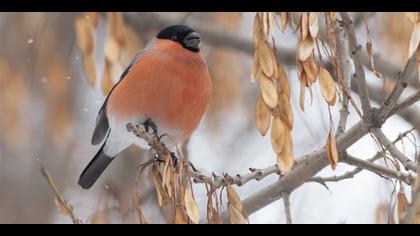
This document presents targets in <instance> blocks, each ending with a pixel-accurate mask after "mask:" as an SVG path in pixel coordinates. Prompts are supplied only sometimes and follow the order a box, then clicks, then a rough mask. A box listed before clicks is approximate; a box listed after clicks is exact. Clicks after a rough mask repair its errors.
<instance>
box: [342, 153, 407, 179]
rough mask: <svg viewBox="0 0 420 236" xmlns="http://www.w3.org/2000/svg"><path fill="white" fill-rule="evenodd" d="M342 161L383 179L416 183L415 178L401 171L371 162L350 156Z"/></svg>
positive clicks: (346, 156)
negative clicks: (384, 177)
mask: <svg viewBox="0 0 420 236" xmlns="http://www.w3.org/2000/svg"><path fill="white" fill-rule="evenodd" d="M379 156H380V155H379ZM340 161H342V162H344V163H346V164H349V165H353V166H357V167H358V168H361V169H365V170H368V171H371V172H373V173H375V174H378V175H379V176H382V177H383V176H386V177H389V178H393V179H398V180H401V181H402V182H404V183H406V184H408V185H411V184H412V183H413V182H414V177H413V176H412V175H410V174H405V173H402V172H400V171H396V170H392V169H389V168H386V167H383V166H380V165H377V164H374V163H372V162H371V161H365V160H361V159H358V158H356V157H353V156H351V155H349V154H347V155H344V156H343V157H342V158H341V159H340Z"/></svg>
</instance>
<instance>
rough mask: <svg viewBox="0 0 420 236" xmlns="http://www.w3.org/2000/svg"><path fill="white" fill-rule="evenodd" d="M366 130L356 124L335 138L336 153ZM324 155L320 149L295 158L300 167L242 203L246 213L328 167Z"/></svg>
mask: <svg viewBox="0 0 420 236" xmlns="http://www.w3.org/2000/svg"><path fill="white" fill-rule="evenodd" d="M368 128H369V127H368V126H367V125H366V124H365V123H364V122H363V121H359V122H358V123H356V124H355V125H354V126H353V127H351V128H350V129H349V130H347V131H346V132H345V133H344V134H343V135H342V136H340V137H338V138H337V149H338V151H339V152H340V151H342V150H345V149H347V148H348V147H350V146H351V145H352V144H353V143H355V142H356V141H358V140H359V139H360V138H362V137H363V136H364V135H366V134H367V133H368ZM325 155H326V154H325V148H322V149H320V150H318V151H315V152H313V153H311V154H307V155H304V156H302V157H300V158H297V159H296V162H299V163H301V165H299V166H297V167H296V168H294V169H293V170H292V171H290V172H289V173H285V174H284V175H283V176H281V177H280V179H279V180H277V181H276V182H274V183H272V184H270V185H268V186H267V187H265V188H264V189H262V190H260V191H259V192H257V193H255V194H253V195H251V196H250V197H248V198H246V199H245V200H244V201H243V203H244V207H245V209H246V210H247V213H248V214H252V213H254V212H255V211H257V210H259V209H261V208H262V207H264V206H266V205H268V204H270V203H272V202H274V201H276V200H279V199H280V198H281V197H282V196H281V193H282V192H292V191H293V190H294V189H296V188H298V187H299V186H301V185H302V184H304V183H305V182H307V181H308V180H309V179H310V178H312V177H313V176H314V175H315V174H316V173H318V172H319V171H320V170H322V169H323V168H325V167H326V166H327V165H328V161H327V158H326V156H325ZM302 160H305V161H302Z"/></svg>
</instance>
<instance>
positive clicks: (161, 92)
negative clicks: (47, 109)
mask: <svg viewBox="0 0 420 236" xmlns="http://www.w3.org/2000/svg"><path fill="white" fill-rule="evenodd" d="M211 89H212V88H211V79H210V75H209V72H208V69H207V65H206V63H205V61H204V59H203V57H202V55H201V53H196V52H192V51H189V50H186V49H185V48H183V47H182V46H181V45H180V44H178V43H176V42H173V41H170V40H161V39H156V40H155V42H154V43H153V45H152V46H151V48H149V49H148V50H147V52H145V53H144V54H143V55H142V56H141V57H140V59H138V60H137V61H136V62H134V64H133V65H132V67H131V68H130V71H129V72H128V74H127V75H126V76H125V78H124V79H123V80H122V81H121V82H120V83H119V84H118V86H116V87H115V89H114V91H113V92H112V93H111V95H110V97H109V100H108V104H107V109H108V114H110V115H112V116H113V117H114V118H115V119H116V120H124V119H126V118H130V117H133V116H140V115H141V116H148V117H151V118H152V119H153V120H154V121H156V122H157V123H158V124H160V125H161V126H164V127H163V128H164V129H174V130H179V131H181V134H180V137H179V138H180V140H178V142H179V143H182V142H183V141H184V140H185V139H186V138H188V137H189V136H190V135H191V133H192V132H193V131H194V129H195V128H196V127H197V125H198V123H199V122H200V119H201V117H202V115H203V113H204V111H205V109H206V107H207V105H208V103H209V101H210V97H211Z"/></svg>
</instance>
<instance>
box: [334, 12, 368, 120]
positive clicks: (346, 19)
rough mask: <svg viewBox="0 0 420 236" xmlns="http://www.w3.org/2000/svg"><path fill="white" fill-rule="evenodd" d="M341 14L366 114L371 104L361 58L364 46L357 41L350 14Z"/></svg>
mask: <svg viewBox="0 0 420 236" xmlns="http://www.w3.org/2000/svg"><path fill="white" fill-rule="evenodd" d="M340 15H341V18H342V19H343V28H344V30H345V32H346V34H347V36H348V39H349V49H350V55H351V58H352V60H353V63H354V67H355V70H356V72H355V74H354V77H355V80H356V84H357V89H358V91H359V97H360V101H361V103H362V110H363V114H364V115H366V114H367V113H368V112H370V110H371V106H370V101H369V94H368V90H367V88H366V78H365V71H364V68H363V64H362V59H361V52H362V46H361V45H360V44H359V43H358V42H357V38H356V33H355V32H354V24H353V21H352V19H351V18H350V16H349V14H348V13H346V12H341V13H340Z"/></svg>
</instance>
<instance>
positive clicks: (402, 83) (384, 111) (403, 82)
mask: <svg viewBox="0 0 420 236" xmlns="http://www.w3.org/2000/svg"><path fill="white" fill-rule="evenodd" d="M415 68H416V55H415V54H414V55H413V56H411V58H410V59H409V60H408V62H407V64H406V65H405V67H404V70H403V72H400V73H398V76H397V84H396V85H395V87H394V88H393V90H392V92H391V93H390V94H389V96H388V97H387V99H386V100H385V101H384V103H383V105H382V106H381V108H380V109H379V114H380V115H381V116H383V117H387V116H388V115H389V114H390V112H391V110H392V109H393V107H394V106H395V104H396V103H397V100H398V98H399V97H400V96H401V94H402V92H403V91H404V89H405V88H406V87H407V80H408V77H409V76H410V75H411V74H412V73H413V71H414V70H415Z"/></svg>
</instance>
